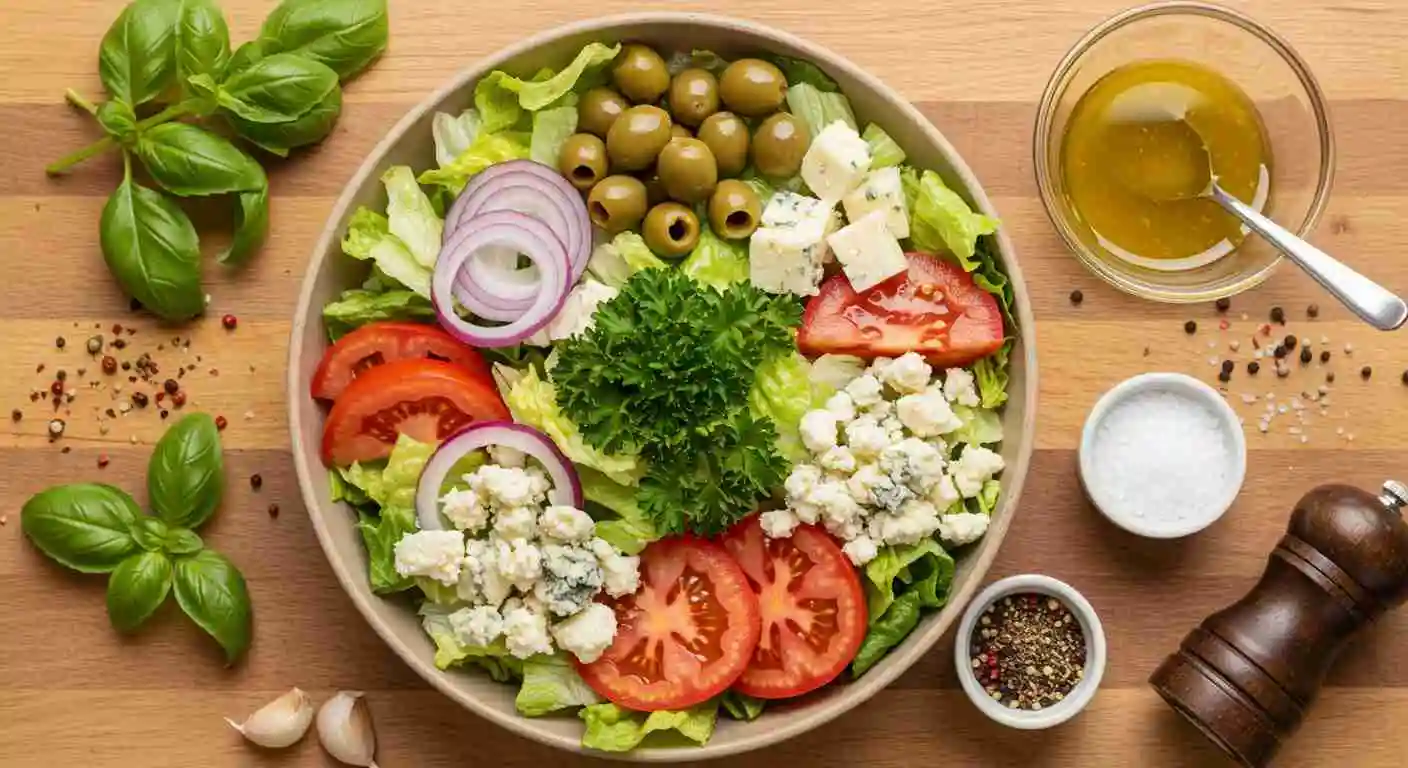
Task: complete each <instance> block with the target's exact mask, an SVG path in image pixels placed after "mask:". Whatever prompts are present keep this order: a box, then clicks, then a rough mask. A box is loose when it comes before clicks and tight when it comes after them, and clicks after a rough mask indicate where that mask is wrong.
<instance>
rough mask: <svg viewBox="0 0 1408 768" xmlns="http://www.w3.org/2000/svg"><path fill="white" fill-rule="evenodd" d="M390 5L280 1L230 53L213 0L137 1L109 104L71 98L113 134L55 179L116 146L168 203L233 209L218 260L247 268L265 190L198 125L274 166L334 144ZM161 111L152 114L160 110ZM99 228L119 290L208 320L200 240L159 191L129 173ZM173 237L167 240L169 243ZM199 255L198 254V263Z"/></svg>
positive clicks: (361, 0) (253, 165) (241, 154)
mask: <svg viewBox="0 0 1408 768" xmlns="http://www.w3.org/2000/svg"><path fill="white" fill-rule="evenodd" d="M388 36H389V26H388V20H387V0H284V1H283V2H282V3H280V4H279V5H278V7H276V8H275V9H274V10H273V11H272V12H271V13H270V14H269V16H268V18H267V19H265V21H264V25H263V27H262V28H261V29H260V33H259V37H258V38H256V39H254V40H251V41H249V42H247V43H245V44H244V45H241V46H240V47H239V48H238V49H236V50H234V52H233V53H232V52H231V46H230V32H229V28H228V26H227V25H226V23H225V17H224V15H223V14H222V13H221V12H220V7H219V6H218V5H217V4H216V2H215V0H134V1H133V2H131V3H129V4H128V5H127V7H126V8H124V9H123V11H122V12H121V13H120V14H119V15H118V17H117V20H116V21H114V22H113V25H112V27H111V28H110V29H109V30H108V32H107V34H106V35H105V36H104V37H103V41H102V45H101V47H100V49H99V54H98V71H99V75H100V78H101V80H102V83H103V88H104V89H106V90H107V93H108V97H109V100H108V101H106V102H104V103H102V104H101V105H95V104H93V103H92V102H90V101H88V100H87V99H86V98H84V97H83V96H81V95H79V94H78V93H76V92H74V91H72V90H70V91H69V92H68V93H67V98H68V100H69V101H70V102H71V103H73V104H74V105H75V106H78V107H81V108H82V109H84V110H85V111H87V112H88V113H90V114H91V115H93V117H94V119H96V120H97V121H98V124H99V125H100V126H102V128H103V131H104V133H105V134H106V135H105V136H104V137H103V138H102V139H101V140H99V141H98V142H96V143H94V144H92V145H90V146H87V147H84V148H83V149H80V150H78V151H76V152H74V153H72V154H70V155H68V156H67V157H64V158H62V159H60V160H58V161H56V162H55V163H53V164H51V165H50V166H49V167H48V168H47V171H48V172H49V173H51V174H58V173H63V172H65V171H67V170H68V169H70V168H72V167H73V166H75V165H77V164H78V163H81V162H83V161H84V160H87V159H88V158H90V157H94V156H96V155H99V154H102V153H104V152H107V151H109V150H112V149H115V148H116V149H120V150H121V151H122V152H123V153H124V155H125V156H127V157H126V158H125V159H126V161H127V162H128V163H129V164H130V156H135V157H136V158H137V159H138V160H139V161H140V163H141V165H142V166H143V167H145V168H146V170H147V172H148V173H149V174H150V175H151V177H152V179H153V180H154V181H155V182H156V184H157V185H158V186H159V187H161V189H162V190H163V191H164V192H165V193H166V194H169V195H174V196H176V197H207V196H213V195H228V196H230V197H231V198H232V203H233V206H232V207H233V210H234V219H235V232H234V236H233V237H232V239H231V244H230V247H229V248H227V249H225V250H224V251H223V252H221V253H220V255H219V257H218V260H219V261H220V262H221V263H224V264H227V265H237V264H241V263H243V262H245V261H246V260H248V259H249V257H250V256H252V255H253V254H254V253H255V252H256V251H258V250H259V247H260V246H261V245H262V244H263V242H264V239H265V236H266V234H267V232H268V226H269V210H268V207H269V185H268V180H267V179H266V178H265V175H264V171H263V169H262V168H261V167H260V166H259V163H258V162H256V161H255V160H254V158H253V157H251V156H250V155H249V154H246V153H245V151H243V150H242V149H240V148H239V147H237V146H236V145H235V144H233V143H231V142H230V141H229V140H227V139H225V138H223V137H222V136H220V135H217V134H216V133H212V132H210V131H207V130H206V129H205V128H204V127H199V126H198V125H197V124H195V122H175V121H178V120H185V121H199V122H200V123H202V124H204V123H209V122H219V123H223V124H224V125H225V126H227V127H228V128H229V130H230V131H232V132H233V133H234V135H235V136H236V137H237V138H238V139H239V140H242V141H244V142H246V143H247V144H248V145H250V146H254V147H259V148H261V149H263V150H265V151H266V152H269V153H271V154H274V155H279V156H287V155H288V153H289V151H290V150H292V149H295V148H298V147H303V146H307V145H309V144H313V143H316V142H318V141H321V140H323V139H324V138H326V137H327V136H328V135H329V134H330V133H332V129H333V126H334V125H335V124H336V122H337V118H338V116H339V115H340V114H341V112H342V85H341V83H342V81H344V80H346V79H348V78H350V77H352V76H354V75H356V74H357V73H358V72H360V71H362V70H363V69H364V68H365V67H366V66H367V65H368V64H370V63H371V62H372V61H373V60H375V59H376V58H377V57H378V56H380V55H381V53H382V51H384V50H385V49H386V44H387V39H388ZM153 112H154V113H155V114H152V113H153ZM109 210H110V211H111V213H112V215H111V216H110V215H109V212H108V210H105V212H104V216H103V219H102V221H101V228H100V235H101V238H100V239H101V242H102V245H103V255H104V257H105V259H106V261H107V263H108V265H109V267H110V268H111V269H112V271H113V273H114V275H115V276H116V277H117V280H118V282H119V283H120V284H121V285H122V287H123V288H124V289H125V290H126V291H127V292H128V293H129V294H130V295H132V296H133V297H134V298H136V299H137V300H139V301H140V302H141V303H142V304H143V305H144V306H145V307H147V308H148V309H150V310H151V311H152V312H154V313H156V314H157V315H159V316H161V317H163V318H165V319H168V320H185V319H188V318H190V317H193V316H195V315H197V314H200V313H201V312H202V311H203V310H204V304H205V301H204V299H205V292H204V290H203V288H202V287H201V269H200V259H199V246H200V242H199V237H198V236H196V235H195V234H194V233H195V229H194V227H191V226H190V222H189V220H188V219H187V218H186V217H185V215H184V214H182V213H180V211H179V208H177V207H176V206H175V204H174V203H173V202H172V201H171V200H170V199H168V198H167V197H166V195H163V194H162V193H161V192H157V191H155V190H150V189H146V188H144V187H142V186H140V185H138V184H136V183H135V182H133V181H132V174H131V170H130V166H129V170H128V172H127V173H126V174H124V177H123V183H122V185H121V186H120V187H119V188H118V189H117V191H116V192H114V193H113V198H112V199H111V200H110V201H109ZM164 234H170V235H172V236H173V237H174V238H175V239H174V240H172V241H170V242H167V241H164V240H163V239H162V238H161V237H160V236H161V235H164ZM192 254H195V257H194V258H192Z"/></svg>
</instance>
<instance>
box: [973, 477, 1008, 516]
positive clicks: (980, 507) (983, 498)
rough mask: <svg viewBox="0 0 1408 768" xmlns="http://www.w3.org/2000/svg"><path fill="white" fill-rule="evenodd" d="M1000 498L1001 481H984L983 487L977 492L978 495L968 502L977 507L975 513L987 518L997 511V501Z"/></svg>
mask: <svg viewBox="0 0 1408 768" xmlns="http://www.w3.org/2000/svg"><path fill="white" fill-rule="evenodd" d="M1001 496H1002V481H1000V480H984V481H983V487H982V489H981V490H979V491H978V495H977V496H976V497H974V498H972V499H969V500H968V501H970V502H972V504H973V506H976V507H977V510H976V511H978V512H981V513H983V514H985V515H987V516H988V517H992V513H993V512H994V511H996V510H997V500H998V499H999V498H1001Z"/></svg>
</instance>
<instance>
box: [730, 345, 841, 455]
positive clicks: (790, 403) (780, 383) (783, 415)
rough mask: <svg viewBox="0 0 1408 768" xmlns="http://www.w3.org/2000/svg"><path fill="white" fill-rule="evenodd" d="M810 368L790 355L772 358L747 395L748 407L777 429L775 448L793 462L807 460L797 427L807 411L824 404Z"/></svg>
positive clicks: (824, 396)
mask: <svg viewBox="0 0 1408 768" xmlns="http://www.w3.org/2000/svg"><path fill="white" fill-rule="evenodd" d="M811 370H812V365H811V363H810V362H808V361H807V359H806V358H805V357H802V356H801V355H799V354H797V353H796V352H792V353H790V354H782V355H774V356H773V357H772V358H770V359H768V360H766V361H764V362H763V364H762V365H761V366H759V367H758V371H757V374H756V378H754V379H753V388H752V389H751V390H750V391H749V392H748V408H749V410H750V411H751V412H752V413H753V415H754V416H756V417H759V418H761V417H764V416H766V417H767V418H769V419H772V423H773V426H774V427H776V428H777V448H778V450H779V451H780V452H781V453H782V455H784V456H786V457H787V458H789V459H791V460H792V461H794V462H802V461H806V460H807V449H806V447H805V446H803V445H802V436H801V434H800V433H799V432H798V427H799V426H800V425H801V423H802V417H803V416H805V415H806V413H807V411H809V410H811V409H813V408H816V407H819V406H820V405H821V404H822V403H824V402H825V400H826V396H827V395H829V394H830V393H829V392H827V393H825V394H823V390H822V389H821V388H820V387H818V386H817V385H815V384H813V383H812V379H811Z"/></svg>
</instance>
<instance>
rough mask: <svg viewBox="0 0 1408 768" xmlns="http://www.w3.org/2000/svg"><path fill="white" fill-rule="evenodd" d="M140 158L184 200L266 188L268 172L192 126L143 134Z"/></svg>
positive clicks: (139, 142)
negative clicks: (192, 197) (265, 174)
mask: <svg viewBox="0 0 1408 768" xmlns="http://www.w3.org/2000/svg"><path fill="white" fill-rule="evenodd" d="M137 156H138V157H140V158H141V159H142V163H143V164H145V165H146V167H147V171H148V172H149V173H150V174H151V176H152V178H153V179H155V180H156V183H158V184H160V185H161V186H162V188H163V189H165V190H166V191H168V192H170V193H171V194H173V195H180V196H182V197H191V196H204V195H223V194H228V193H230V192H244V191H248V190H258V189H262V188H264V187H265V186H266V185H267V184H268V181H267V179H265V177H264V169H263V168H261V167H260V165H259V163H257V162H255V161H254V158H252V157H250V156H249V155H246V154H245V153H244V152H242V151H241V150H240V149H239V148H238V147H236V146H235V145H234V144H231V143H230V142H229V141H227V140H226V139H224V138H222V137H220V136H216V135H215V134H213V133H211V132H209V131H206V130H204V129H201V128H197V127H196V126H194V125H190V124H189V123H163V124H161V125H158V126H155V127H152V128H149V129H147V130H145V131H142V135H141V137H140V138H138V139H137Z"/></svg>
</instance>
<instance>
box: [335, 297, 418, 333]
mask: <svg viewBox="0 0 1408 768" xmlns="http://www.w3.org/2000/svg"><path fill="white" fill-rule="evenodd" d="M382 320H418V321H427V322H434V320H435V307H434V306H433V305H432V304H431V303H430V299H427V298H426V297H424V296H422V295H420V294H418V293H416V292H415V291H406V290H393V291H385V292H373V291H367V290H361V289H356V288H354V289H352V290H348V291H343V292H342V295H341V296H340V297H338V299H337V301H334V302H332V303H331V304H327V305H325V306H324V307H323V327H324V328H326V329H327V332H328V339H329V340H330V341H337V340H338V339H340V338H342V337H343V336H345V335H347V334H348V333H351V332H352V331H354V330H356V329H357V328H360V327H362V326H364V325H366V324H368V323H375V322H380V321H382Z"/></svg>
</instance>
